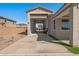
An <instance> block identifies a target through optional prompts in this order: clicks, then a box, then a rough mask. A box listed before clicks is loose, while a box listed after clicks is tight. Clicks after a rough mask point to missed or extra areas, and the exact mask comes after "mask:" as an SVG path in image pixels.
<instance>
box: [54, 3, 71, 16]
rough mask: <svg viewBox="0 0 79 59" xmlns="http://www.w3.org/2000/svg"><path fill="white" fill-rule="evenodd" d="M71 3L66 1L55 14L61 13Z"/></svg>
mask: <svg viewBox="0 0 79 59" xmlns="http://www.w3.org/2000/svg"><path fill="white" fill-rule="evenodd" d="M70 5H71V3H65V4H64V5H63V6H62V7H61V8H60V9H59V10H58V11H57V12H56V13H55V16H57V15H59V14H60V13H61V12H62V11H63V10H65V9H67V8H68V7H69V6H70Z"/></svg>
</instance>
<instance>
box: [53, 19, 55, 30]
mask: <svg viewBox="0 0 79 59" xmlns="http://www.w3.org/2000/svg"><path fill="white" fill-rule="evenodd" d="M53 23H54V29H55V20H54V21H53Z"/></svg>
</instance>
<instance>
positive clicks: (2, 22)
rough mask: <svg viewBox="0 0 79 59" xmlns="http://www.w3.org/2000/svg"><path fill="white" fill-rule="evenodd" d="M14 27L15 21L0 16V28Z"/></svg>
mask: <svg viewBox="0 0 79 59" xmlns="http://www.w3.org/2000/svg"><path fill="white" fill-rule="evenodd" d="M2 27H16V21H14V20H10V19H8V18H5V17H2V16H0V28H2Z"/></svg>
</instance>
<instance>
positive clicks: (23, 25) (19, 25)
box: [16, 24, 27, 28]
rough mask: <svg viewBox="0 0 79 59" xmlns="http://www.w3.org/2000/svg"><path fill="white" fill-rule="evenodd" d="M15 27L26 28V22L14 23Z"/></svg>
mask: <svg viewBox="0 0 79 59" xmlns="http://www.w3.org/2000/svg"><path fill="white" fill-rule="evenodd" d="M16 27H17V28H27V24H16Z"/></svg>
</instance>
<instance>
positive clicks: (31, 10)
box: [26, 6, 53, 13]
mask: <svg viewBox="0 0 79 59" xmlns="http://www.w3.org/2000/svg"><path fill="white" fill-rule="evenodd" d="M39 8H40V9H43V10H46V11H48V12H50V13H52V12H53V11H51V10H50V9H48V8H45V7H42V6H38V7H36V8H32V9H29V10H28V11H26V12H30V11H33V10H36V9H39Z"/></svg>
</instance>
